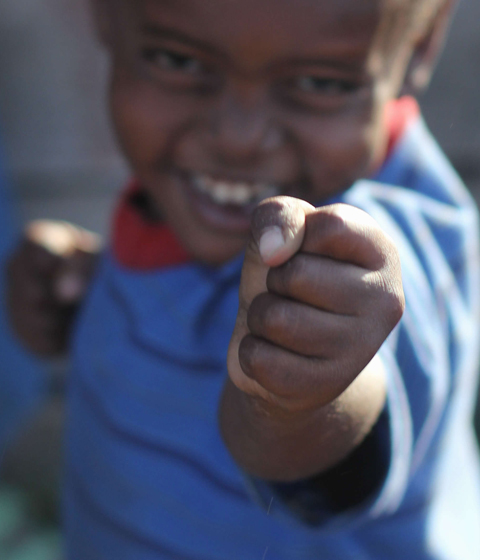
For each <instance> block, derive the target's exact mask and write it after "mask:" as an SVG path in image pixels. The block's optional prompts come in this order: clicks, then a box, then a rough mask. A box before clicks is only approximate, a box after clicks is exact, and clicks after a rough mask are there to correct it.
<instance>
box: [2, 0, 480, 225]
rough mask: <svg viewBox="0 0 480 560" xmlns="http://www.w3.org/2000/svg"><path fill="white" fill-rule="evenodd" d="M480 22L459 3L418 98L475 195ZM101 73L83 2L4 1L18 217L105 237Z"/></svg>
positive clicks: (6, 108)
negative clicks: (66, 222)
mask: <svg viewBox="0 0 480 560" xmlns="http://www.w3.org/2000/svg"><path fill="white" fill-rule="evenodd" d="M479 21H480V2H479V0H463V1H462V2H461V5H460V7H459V10H458V14H457V17H456V19H455V23H454V25H453V28H452V33H451V36H450V40H449V42H448V45H447V49H446V51H445V54H444V57H443V59H442V61H441V63H440V65H439V68H438V72H437V74H436V76H435V79H434V81H433V84H432V88H431V90H430V91H429V93H428V94H427V95H426V96H425V97H424V99H423V101H422V104H423V108H424V112H425V115H426V118H427V121H428V123H429V125H430V126H431V128H432V130H433V131H434V133H435V134H436V136H437V138H438V139H439V140H440V143H441V144H442V145H443V146H444V148H445V149H446V151H447V152H448V154H449V155H450V157H451V159H452V161H453V162H454V164H455V165H456V166H457V168H458V170H459V171H460V173H461V174H462V175H463V177H464V179H465V180H466V181H467V183H468V184H469V186H471V188H472V189H474V190H475V192H477V191H480V110H479V103H478V98H479V96H480V72H479V71H478V68H479V65H480V64H479V63H480V33H479V32H478V30H479ZM105 68H106V61H105V58H104V56H103V55H102V53H101V51H100V49H99V48H98V47H97V45H96V42H95V38H94V35H93V31H92V25H91V21H90V18H89V13H88V0H0V111H1V113H2V114H1V118H0V130H1V128H2V127H3V137H4V139H3V141H4V144H5V151H6V155H7V161H8V163H9V166H10V172H11V176H12V178H13V181H14V185H15V186H16V188H17V192H18V194H19V195H20V198H21V201H22V204H21V208H22V215H23V217H24V219H29V218H32V217H39V216H44V217H53V218H65V219H71V220H74V221H76V222H78V223H80V224H82V225H84V226H86V227H91V228H93V229H95V230H97V231H100V232H103V231H105V229H106V225H107V220H108V217H107V216H108V214H109V212H110V208H111V205H112V199H113V197H114V195H115V192H116V191H117V189H118V188H119V187H120V186H121V184H122V183H123V181H124V177H125V176H126V171H125V169H124V167H123V164H122V162H121V159H120V158H119V157H118V155H117V152H116V149H115V145H114V142H113V141H112V137H111V133H110V128H109V124H108V118H107V112H106V110H105V101H104V97H105V81H106V72H105ZM0 136H1V133H0Z"/></svg>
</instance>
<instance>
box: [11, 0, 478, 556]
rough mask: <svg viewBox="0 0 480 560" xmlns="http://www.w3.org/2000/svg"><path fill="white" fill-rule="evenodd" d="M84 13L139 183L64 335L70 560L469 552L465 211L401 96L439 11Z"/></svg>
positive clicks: (192, 1) (144, 5) (430, 4)
mask: <svg viewBox="0 0 480 560" xmlns="http://www.w3.org/2000/svg"><path fill="white" fill-rule="evenodd" d="M94 6H95V10H96V17H97V22H98V28H99V30H100V36H101V39H102V41H103V43H104V44H105V46H106V48H107V49H108V51H109V53H110V56H111V90H110V93H111V110H112V115H113V121H114V124H115V128H116V132H117V135H118V138H119V141H120V144H121V146H122V149H123V151H124V153H125V155H126V156H127V158H128V160H129V162H130V164H131V166H132V170H133V173H134V176H135V180H134V182H133V183H132V184H131V185H130V187H129V189H128V190H127V192H126V194H125V195H124V197H123V200H122V202H121V204H120V207H119V209H118V212H117V215H116V218H115V225H114V231H113V238H112V243H111V248H110V249H108V250H107V251H106V252H105V254H104V256H103V258H102V260H101V263H100V265H99V268H98V271H97V274H96V277H95V279H94V281H93V284H92V286H91V289H90V291H89V295H88V298H87V300H86V302H85V305H84V307H83V309H82V312H81V315H80V318H79V322H78V324H77V327H76V332H75V340H74V344H73V355H74V372H73V375H72V379H71V385H70V393H69V397H70V401H69V404H70V413H69V414H70V419H69V426H68V430H67V446H68V452H67V470H66V477H65V482H66V489H65V520H66V536H67V549H68V558H70V559H79V560H80V559H81V560H93V559H95V560H106V559H110V558H111V559H115V560H118V559H122V558H124V559H135V560H147V559H148V560H153V559H156V560H158V559H161V558H165V559H167V558H168V559H182V560H194V559H198V560H200V559H201V560H207V559H208V560H226V559H229V560H232V559H239V560H253V559H257V558H258V559H259V560H261V559H262V558H263V559H272V560H284V559H296V560H297V559H298V560H303V559H313V558H328V559H329V560H333V559H337V558H338V559H342V560H346V559H348V558H352V559H363V558H365V559H366V558H369V559H370V558H378V559H397V558H402V559H404V558H415V559H418V560H420V559H428V558H467V557H468V554H470V555H472V558H473V557H475V554H477V553H478V550H473V548H472V546H471V545H468V546H465V543H467V544H468V543H469V542H472V541H468V540H465V539H468V538H471V535H467V536H466V537H465V539H464V538H463V537H462V538H458V537H459V533H458V532H457V526H455V516H453V515H452V517H451V518H448V521H447V524H450V523H451V527H452V531H451V534H450V535H447V537H448V538H446V539H444V541H445V542H447V543H452V542H453V543H454V544H453V545H452V546H451V549H453V550H450V549H447V548H444V549H443V550H442V551H439V542H440V541H439V540H438V538H439V537H440V538H441V537H442V536H443V535H441V534H439V533H438V532H436V533H435V531H434V530H433V528H435V527H437V528H438V524H437V525H435V527H433V525H432V524H431V519H432V518H431V515H432V511H433V505H434V504H435V500H436V497H437V496H438V492H440V490H441V488H439V487H437V486H436V485H435V484H434V482H435V480H436V473H437V470H438V464H439V456H440V452H441V450H442V442H443V439H444V435H445V433H446V431H447V428H448V430H453V429H454V428H455V430H456V431H455V434H456V435H455V437H461V438H462V441H463V438H464V437H465V434H468V433H469V432H468V430H469V427H468V425H469V422H470V420H471V410H472V405H473V399H474V395H475V391H476V370H477V336H478V298H477V295H476V290H477V286H478V284H477V281H478V269H477V266H478V252H477V237H478V231H477V217H476V212H475V210H474V207H473V204H472V202H471V200H470V198H469V196H468V195H467V193H466V191H465V190H464V188H463V187H462V185H461V184H460V181H459V179H458V178H457V176H456V175H455V174H454V173H453V172H452V170H451V168H450V167H449V166H448V164H447V163H446V162H445V160H444V158H443V156H442V155H441V154H440V153H439V150H438V148H437V147H436V146H435V144H434V143H433V141H432V139H431V138H430V136H429V135H428V133H427V131H426V130H425V127H424V125H423V123H422V121H421V119H420V117H419V113H418V109H417V106H416V104H415V102H414V101H413V100H412V99H411V98H402V99H399V100H397V98H398V97H399V95H400V93H401V92H402V91H404V90H408V89H412V88H413V89H415V88H420V87H423V86H424V85H425V84H426V83H427V82H428V78H429V75H430V71H431V68H432V66H433V64H434V61H435V58H436V55H437V52H438V50H439V48H440V45H441V42H442V37H443V33H444V30H445V27H446V24H447V22H448V18H449V13H450V8H451V3H450V2H448V1H443V0H398V1H395V0H385V1H378V0H361V1H358V0H341V1H336V2H330V1H328V0H242V1H240V0H230V1H225V0H169V1H168V2H167V1H160V0H135V1H134V0H95V1H94ZM364 211H366V212H364ZM70 249H71V248H70ZM244 251H245V252H244ZM70 252H71V251H70ZM17 262H20V263H21V262H22V261H21V259H20V260H19V261H17ZM56 262H57V264H56V265H55V266H59V265H58V261H56ZM400 266H401V267H402V271H400ZM52 267H53V265H52ZM21 269H22V267H21V266H20V265H19V266H17V275H18V276H21V273H20V271H21ZM240 274H241V277H240ZM13 276H14V277H15V274H14V275H13ZM47 276H48V278H47V281H46V282H45V283H44V286H48V289H49V290H52V282H54V280H55V278H56V272H55V270H53V268H52V272H51V274H50V275H47ZM32 281H33V280H32ZM49 283H50V284H49ZM45 289H47V288H45ZM52 293H53V292H50V299H49V300H48V302H49V303H48V305H43V306H38V307H37V308H36V309H37V311H38V313H37V315H36V316H37V318H38V316H39V315H40V314H41V313H43V314H44V315H48V314H50V315H49V317H50V319H52V320H53V321H55V319H56V318H58V317H60V315H61V313H60V312H59V309H60V307H59V306H58V305H57V306H56V305H55V297H53V296H52ZM37 294H38V291H37ZM12 307H13V314H14V316H15V305H12ZM24 307H25V306H24ZM31 309H32V310H33V307H32V308H31ZM237 311H238V313H237ZM403 311H404V314H403V318H402V320H401V321H400V318H401V316H402V313H403ZM34 315H35V313H34V312H33V311H32V313H31V316H32V317H33V316H34ZM25 321H27V323H28V319H25V318H24V324H26V323H25ZM32 321H33V319H32ZM399 321H400V323H399V325H398V326H397V327H396V328H395V329H394V327H395V326H396V324H397V323H398V322H399ZM21 324H22V321H20V320H18V319H17V328H18V330H19V331H22V328H23V329H24V331H25V330H27V331H28V330H29V331H30V334H31V335H32V333H34V334H35V332H38V334H39V336H40V334H41V329H38V330H37V331H35V330H34V329H33V330H32V329H29V328H25V327H24V326H23V327H22V325H21ZM37 325H38V323H37ZM393 329H394V330H393ZM392 330H393V333H392V334H391V335H390V333H391V331H392ZM49 332H51V333H54V332H55V330H54V329H51V330H50V331H49ZM232 333H233V334H232ZM389 335H390V336H389ZM52 347H53V346H52ZM460 447H462V446H460ZM467 466H468V465H467V464H466V463H465V462H464V463H462V464H459V465H458V473H459V474H458V476H459V477H461V478H462V479H463V480H467V479H466V478H465V477H464V475H463V474H461V473H460V469H461V468H463V467H465V468H466V467H467ZM470 491H471V490H469V492H470ZM470 513H471V512H465V519H463V520H462V521H463V522H462V523H459V524H458V526H460V528H462V526H464V527H465V526H467V525H468V523H467V521H468V520H467V517H468V516H469V515H470ZM438 519H442V518H441V517H440V518H438V517H437V520H438ZM432 527H433V528H432ZM449 527H450V525H449ZM452 539H454V540H453V541H452ZM462 546H463V547H465V548H466V549H467V552H466V553H465V550H463V549H462Z"/></svg>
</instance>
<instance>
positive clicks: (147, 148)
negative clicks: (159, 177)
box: [111, 76, 185, 174]
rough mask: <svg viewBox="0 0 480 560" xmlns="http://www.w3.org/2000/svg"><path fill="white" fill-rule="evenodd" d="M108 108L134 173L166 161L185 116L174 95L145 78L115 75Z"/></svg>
mask: <svg viewBox="0 0 480 560" xmlns="http://www.w3.org/2000/svg"><path fill="white" fill-rule="evenodd" d="M111 111H112V118H113V122H114V125H115V130H116V133H117V138H118V139H119V141H120V144H121V147H122V149H123V152H124V154H125V156H126V157H127V159H128V160H129V162H130V164H131V166H132V167H133V170H134V171H135V172H136V173H137V174H138V173H144V172H148V171H149V170H150V171H152V169H151V167H152V166H155V167H163V166H164V165H165V164H166V163H167V162H168V160H169V157H168V156H169V153H170V151H171V150H172V145H173V142H174V138H175V136H176V132H177V131H178V130H180V129H181V128H182V122H183V121H184V118H185V117H184V115H183V111H182V108H181V106H180V104H179V102H178V100H177V99H175V96H172V95H165V94H162V93H161V92H160V90H159V88H156V87H155V86H154V85H153V84H151V83H149V82H147V81H145V80H134V79H129V78H128V77H125V76H123V77H117V78H116V79H114V81H113V83H112V89H111ZM149 168H150V169H149Z"/></svg>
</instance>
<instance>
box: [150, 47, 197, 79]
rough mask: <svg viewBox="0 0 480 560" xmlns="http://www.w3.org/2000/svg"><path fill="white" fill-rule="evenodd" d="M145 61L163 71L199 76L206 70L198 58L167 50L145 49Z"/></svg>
mask: <svg viewBox="0 0 480 560" xmlns="http://www.w3.org/2000/svg"><path fill="white" fill-rule="evenodd" d="M143 57H144V59H145V60H146V61H147V62H149V63H151V64H154V65H155V66H156V67H158V68H159V69H161V70H167V71H170V72H183V73H186V74H199V73H201V72H202V71H203V70H204V67H203V64H202V63H201V62H200V61H199V60H198V59H196V58H194V57H191V56H188V55H185V54H182V53H178V52H174V51H169V50H165V49H145V50H144V51H143Z"/></svg>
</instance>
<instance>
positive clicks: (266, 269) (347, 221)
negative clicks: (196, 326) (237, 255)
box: [221, 197, 404, 478]
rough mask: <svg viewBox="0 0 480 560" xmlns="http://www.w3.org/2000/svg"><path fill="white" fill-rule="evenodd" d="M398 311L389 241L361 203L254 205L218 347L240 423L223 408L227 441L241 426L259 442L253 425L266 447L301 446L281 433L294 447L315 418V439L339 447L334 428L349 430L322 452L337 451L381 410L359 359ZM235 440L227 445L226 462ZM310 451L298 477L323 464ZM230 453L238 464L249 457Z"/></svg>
mask: <svg viewBox="0 0 480 560" xmlns="http://www.w3.org/2000/svg"><path fill="white" fill-rule="evenodd" d="M403 309H404V295H403V289H402V281H401V271H400V263H399V258H398V255H397V251H396V248H395V246H394V244H393V242H392V240H391V239H390V238H389V237H388V236H387V235H385V234H384V233H383V231H382V230H381V229H380V227H379V226H378V225H377V224H376V222H375V221H374V220H373V219H372V218H371V217H370V216H368V215H367V214H366V213H365V212H363V211H361V210H359V209H357V208H354V207H351V206H348V205H345V204H336V205H332V206H325V207H321V208H318V209H317V208H314V207H313V206H311V205H309V204H308V203H306V202H303V201H301V200H297V199H293V198H288V197H278V198H274V199H270V200H267V201H265V202H263V203H262V204H261V205H259V207H258V208H257V209H256V211H255V214H254V216H253V220H252V236H251V241H250V243H249V246H248V248H247V252H246V256H245V262H244V267H243V272H242V280H241V286H240V306H239V311H238V317H237V322H236V326H235V330H234V333H233V336H232V339H231V343H230V348H229V353H228V372H229V377H230V380H231V382H232V384H233V386H234V387H230V388H228V387H227V391H226V399H227V401H228V402H229V407H230V408H231V409H233V408H236V409H237V413H238V415H237V416H239V417H243V419H244V423H243V424H244V425H243V426H242V425H240V421H239V420H237V419H233V417H230V418H229V413H228V411H227V409H226V407H225V406H223V407H222V411H221V423H222V431H223V432H224V435H225V436H226V441H227V445H228V446H229V447H230V448H232V447H233V448H235V446H236V443H235V439H236V438H237V439H240V440H241V437H242V436H237V435H235V433H234V432H235V431H237V432H238V431H240V432H241V431H242V430H243V429H245V430H247V431H248V430H250V434H249V435H247V437H246V440H245V441H250V442H252V441H253V442H257V443H260V442H261V441H262V438H263V436H262V434H261V432H262V430H263V431H268V430H269V429H270V430H271V431H272V433H271V434H268V433H267V434H265V438H264V439H265V442H268V445H272V441H274V440H275V439H276V438H278V446H282V445H287V446H288V445H290V446H292V445H293V448H292V449H293V452H294V453H299V454H300V455H301V453H302V450H301V449H297V450H296V451H295V441H293V442H290V443H288V441H287V440H288V438H287V437H286V435H285V433H283V432H282V431H285V430H286V431H288V430H290V431H291V433H292V434H295V438H296V439H297V443H298V445H300V443H299V442H300V441H301V439H302V436H303V434H302V430H310V435H312V431H311V430H314V429H315V426H316V427H322V426H323V428H324V430H325V429H327V428H328V430H329V431H330V432H331V434H332V436H333V439H332V441H330V442H328V441H327V440H324V444H325V445H326V447H328V445H333V446H334V447H335V446H337V447H338V445H340V443H339V440H338V441H337V442H335V430H336V429H338V430H339V433H340V432H342V430H343V434H344V435H345V434H346V433H347V432H349V430H350V432H349V433H350V435H349V436H348V439H349V441H348V442H346V447H345V449H341V445H340V448H338V449H334V450H333V451H334V452H332V453H331V455H330V456H331V457H335V456H336V454H337V455H338V458H339V459H340V458H342V455H343V456H344V455H346V454H347V453H348V452H349V451H350V450H351V448H352V447H353V446H355V445H357V444H358V442H359V441H360V440H361V438H363V437H364V436H365V435H366V432H367V431H368V430H369V429H371V427H372V425H373V423H374V422H375V421H376V418H377V417H378V415H379V413H380V411H381V409H382V407H383V404H384V398H385V396H384V383H383V382H382V378H381V376H379V375H377V373H373V374H372V373H371V371H376V372H378V368H377V367H374V366H373V365H371V366H369V364H375V360H373V362H372V359H373V358H374V357H375V356H376V354H377V351H378V350H379V348H380V346H381V345H382V343H383V342H384V341H385V339H386V338H387V336H388V334H389V333H390V332H391V330H392V329H393V328H394V326H395V325H396V324H397V322H398V321H399V320H400V318H401V316H402V313H403ZM367 366H369V367H367ZM369 369H370V372H368V371H367V370H369ZM378 387H382V389H381V390H379V389H377V388H378ZM242 395H243V396H242ZM223 404H224V405H225V402H224V403H223ZM339 411H340V412H339ZM342 415H343V416H342ZM266 418H268V420H265V419H266ZM336 421H338V422H337V423H336ZM322 422H323V424H322ZM353 424H355V425H356V427H355V426H353ZM233 425H235V430H233V431H232V428H231V426H233ZM312 426H313V427H312ZM357 428H358V430H359V431H358V433H356V432H355V430H356V429H357ZM337 435H338V434H337ZM339 439H341V437H340V438H339ZM244 443H245V442H244ZM244 443H243V444H241V445H240V447H239V448H238V449H237V450H236V451H235V450H234V451H233V454H234V456H236V458H237V459H238V458H239V457H238V455H239V454H240V455H241V454H242V451H241V448H242V445H244ZM266 445H267V444H266ZM253 446H254V447H255V444H254V445H253ZM330 451H332V449H330ZM250 452H251V450H250V451H249V453H250ZM273 453H274V454H275V449H274V450H273ZM319 453H320V454H321V450H317V455H318V454H319ZM319 457H320V456H318V459H319V464H318V466H314V465H312V468H311V470H312V472H311V473H308V474H313V473H314V472H317V470H316V469H317V468H320V469H321V468H324V467H325V466H331V465H327V464H326V463H325V464H324V463H323V462H322V460H320V458H319ZM239 459H240V462H241V463H243V464H244V465H245V464H248V463H249V461H250V460H251V459H252V458H246V459H244V458H242V457H240V458H239ZM252 460H253V462H254V458H253V459H252ZM312 461H315V459H314V458H313V457H312ZM307 463H308V460H307ZM305 468H306V471H309V466H308V464H306V465H304V466H303V467H302V468H301V469H300V470H302V469H305ZM300 474H302V473H300ZM288 477H289V478H292V476H291V475H290V474H289V475H288Z"/></svg>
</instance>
